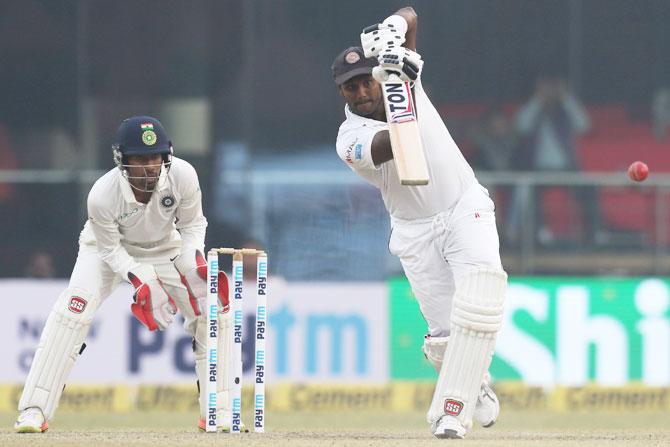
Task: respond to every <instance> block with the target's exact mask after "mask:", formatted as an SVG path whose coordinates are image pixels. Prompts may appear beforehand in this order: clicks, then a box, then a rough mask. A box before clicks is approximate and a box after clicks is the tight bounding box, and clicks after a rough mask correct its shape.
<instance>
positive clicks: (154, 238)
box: [79, 157, 207, 279]
mask: <svg viewBox="0 0 670 447" xmlns="http://www.w3.org/2000/svg"><path fill="white" fill-rule="evenodd" d="M161 177H162V178H161V179H160V180H159V181H158V185H157V188H156V191H154V192H153V193H152V194H151V199H150V200H149V203H146V204H144V203H140V202H138V201H137V200H135V195H134V194H133V191H132V188H131V186H130V184H129V183H128V180H126V179H125V178H124V177H123V176H122V173H121V170H120V169H118V168H114V169H112V170H111V171H109V172H108V173H106V174H105V175H103V176H102V177H100V178H99V179H98V180H97V181H96V182H95V184H94V185H93V187H92V188H91V191H90V192H89V194H88V221H87V222H86V224H85V225H84V229H83V230H82V232H81V235H80V237H79V243H80V244H89V245H97V247H98V253H99V254H100V257H101V258H102V260H103V261H105V262H106V263H107V264H108V265H109V266H110V267H111V269H112V270H113V271H114V272H116V273H118V274H120V275H121V276H122V277H123V278H124V279H127V278H128V270H131V269H133V268H136V267H138V266H139V265H140V263H139V262H138V261H137V260H136V259H135V258H136V257H151V256H152V255H156V254H158V253H161V252H164V251H166V250H170V249H179V248H181V253H184V252H186V251H189V250H194V249H198V250H200V251H204V245H205V230H206V228H207V220H206V219H205V216H203V214H202V203H201V192H200V184H199V182H198V175H197V173H196V172H195V169H194V168H193V166H191V165H190V164H189V163H188V162H186V161H184V160H182V159H179V158H177V157H172V166H171V168H170V171H169V172H168V174H167V175H166V176H161Z"/></svg>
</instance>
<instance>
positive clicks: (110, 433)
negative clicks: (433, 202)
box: [0, 412, 670, 447]
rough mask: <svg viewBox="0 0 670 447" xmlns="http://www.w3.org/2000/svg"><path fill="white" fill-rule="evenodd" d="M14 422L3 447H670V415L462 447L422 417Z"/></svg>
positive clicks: (580, 421) (482, 432)
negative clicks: (238, 426) (228, 424)
mask: <svg viewBox="0 0 670 447" xmlns="http://www.w3.org/2000/svg"><path fill="white" fill-rule="evenodd" d="M14 417H15V414H13V413H0V424H1V428H0V445H2V446H26V445H30V446H47V445H48V446H94V447H98V446H100V447H102V446H121V445H124V446H125V445H128V446H161V447H164V446H165V447H168V446H169V447H172V446H175V447H176V446H180V447H184V446H204V445H226V446H228V445H231V446H237V445H239V446H245V447H254V446H272V447H277V446H282V445H290V446H292V447H298V446H332V445H346V446H423V445H437V444H439V443H445V442H451V443H456V444H459V445H460V444H468V445H477V446H480V445H481V446H506V445H513V446H515V447H522V446H529V445H533V446H580V447H586V446H610V447H612V446H666V445H670V414H668V413H651V414H650V413H647V414H644V413H636V414H622V413H596V414H564V413H563V414H557V413H548V412H513V413H512V412H508V413H504V414H503V415H502V416H501V419H499V421H498V423H497V424H496V425H495V426H494V427H492V428H489V429H482V428H476V429H475V430H474V431H473V432H471V433H470V434H469V435H468V437H467V439H465V440H464V441H452V440H437V439H435V438H433V436H432V435H431V434H430V431H429V429H428V426H427V424H426V423H425V422H424V415H423V414H422V413H418V412H417V413H402V414H399V413H383V414H380V413H368V412H365V413H358V414H354V413H340V414H335V413H294V414H289V413H277V414H269V415H268V422H267V432H266V433H265V434H254V433H249V434H242V435H239V436H235V437H231V435H227V434H218V435H215V434H203V433H199V432H197V430H196V428H195V426H196V418H195V415H194V414H190V413H188V414H187V413H165V414H163V413H129V414H102V413H85V414H75V413H60V414H59V415H58V417H57V419H56V420H55V421H53V423H52V424H51V429H50V430H49V431H48V432H47V433H44V434H37V435H35V434H32V435H18V434H15V433H14V432H13V430H12V423H13V421H14Z"/></svg>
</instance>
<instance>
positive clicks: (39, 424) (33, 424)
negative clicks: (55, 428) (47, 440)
mask: <svg viewBox="0 0 670 447" xmlns="http://www.w3.org/2000/svg"><path fill="white" fill-rule="evenodd" d="M48 428H49V423H48V422H47V421H45V420H44V414H42V410H40V409H39V408H37V407H30V408H26V409H25V410H23V411H22V412H21V413H20V414H19V417H18V419H16V422H15V423H14V430H16V432H17V433H42V432H45V431H47V429H48Z"/></svg>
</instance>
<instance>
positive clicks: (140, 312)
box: [128, 264, 177, 331]
mask: <svg viewBox="0 0 670 447" xmlns="http://www.w3.org/2000/svg"><path fill="white" fill-rule="evenodd" d="M128 279H129V280H130V283H131V284H132V285H133V287H135V294H134V295H133V301H134V303H133V304H131V305H130V310H131V311H132V312H133V315H135V318H137V319H138V320H139V321H140V323H142V324H143V325H145V326H146V327H147V328H148V329H149V330H150V331H155V330H156V329H158V330H161V331H163V330H165V329H167V327H168V326H169V325H170V324H171V323H172V320H174V315H175V314H176V313H177V306H176V305H175V303H174V300H173V299H172V298H171V297H170V295H168V293H167V292H166V291H165V288H164V287H163V284H162V283H161V281H160V279H158V275H157V274H156V270H155V269H154V267H153V266H152V265H148V264H142V265H140V266H139V267H137V268H135V269H133V270H131V271H129V272H128Z"/></svg>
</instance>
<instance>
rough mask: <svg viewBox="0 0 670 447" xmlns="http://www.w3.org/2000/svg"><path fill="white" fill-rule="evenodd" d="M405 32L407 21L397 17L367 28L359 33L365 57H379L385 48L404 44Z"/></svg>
mask: <svg viewBox="0 0 670 447" xmlns="http://www.w3.org/2000/svg"><path fill="white" fill-rule="evenodd" d="M406 32H407V21H406V20H405V19H404V18H402V17H400V16H398V15H392V16H391V17H389V18H387V19H386V20H384V21H383V22H382V23H375V24H374V25H370V26H368V27H367V28H365V29H364V30H363V32H362V33H361V47H363V52H364V53H365V57H366V58H369V57H377V56H379V53H380V52H381V51H382V49H383V48H384V47H386V46H390V45H395V46H398V47H399V46H401V45H402V44H403V43H405V33H406Z"/></svg>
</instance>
